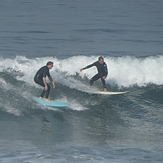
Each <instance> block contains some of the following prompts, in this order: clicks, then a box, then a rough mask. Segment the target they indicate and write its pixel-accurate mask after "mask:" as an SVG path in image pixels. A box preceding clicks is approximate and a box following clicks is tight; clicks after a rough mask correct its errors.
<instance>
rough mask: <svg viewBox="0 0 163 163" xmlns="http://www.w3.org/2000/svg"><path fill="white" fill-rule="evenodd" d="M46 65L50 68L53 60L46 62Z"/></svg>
mask: <svg viewBox="0 0 163 163" xmlns="http://www.w3.org/2000/svg"><path fill="white" fill-rule="evenodd" d="M46 66H47V67H48V69H51V68H52V67H53V62H52V61H49V62H47V64H46Z"/></svg>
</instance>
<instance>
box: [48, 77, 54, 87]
mask: <svg viewBox="0 0 163 163" xmlns="http://www.w3.org/2000/svg"><path fill="white" fill-rule="evenodd" d="M48 78H49V80H50V81H51V82H52V85H53V88H55V83H54V80H53V79H52V77H51V76H49V77H48Z"/></svg>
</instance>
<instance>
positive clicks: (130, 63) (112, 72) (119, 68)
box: [0, 55, 163, 90]
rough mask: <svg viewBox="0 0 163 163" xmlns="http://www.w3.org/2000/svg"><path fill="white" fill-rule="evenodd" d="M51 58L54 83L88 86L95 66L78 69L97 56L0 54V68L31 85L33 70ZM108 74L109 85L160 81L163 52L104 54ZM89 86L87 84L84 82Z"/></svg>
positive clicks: (161, 81) (130, 84) (143, 83)
mask: <svg viewBox="0 0 163 163" xmlns="http://www.w3.org/2000/svg"><path fill="white" fill-rule="evenodd" d="M49 60H52V61H53V62H54V68H53V69H52V70H51V71H50V72H51V75H52V77H53V78H54V80H55V81H56V82H57V83H60V84H62V85H66V86H68V87H70V88H75V89H77V88H79V89H81V90H82V89H85V88H86V89H88V88H87V84H88V80H89V79H90V78H91V77H92V76H93V75H94V74H96V73H97V70H96V68H95V67H92V68H90V69H87V70H84V71H83V72H80V71H79V70H80V68H82V67H85V66H86V65H88V64H91V63H93V62H95V61H96V60H97V56H89V57H88V56H73V57H70V58H67V59H57V58H55V57H43V58H33V59H28V58H27V57H24V56H17V57H15V58H13V59H11V58H5V59H4V58H0V72H8V73H11V74H12V75H15V76H16V78H17V80H20V81H24V82H27V83H29V84H30V85H32V86H35V83H34V82H33V77H34V75H35V73H36V71H37V70H38V69H39V68H40V67H42V66H44V65H45V64H46V62H47V61H49ZM105 62H106V63H107V65H108V70H109V74H108V77H107V79H106V83H107V84H108V85H110V86H116V85H117V86H118V87H119V88H122V87H132V86H135V85H137V86H139V87H142V86H147V85H148V84H156V85H162V84H163V76H162V74H163V69H162V65H163V55H158V56H150V57H145V58H136V57H131V56H123V57H105ZM88 87H89V86H88Z"/></svg>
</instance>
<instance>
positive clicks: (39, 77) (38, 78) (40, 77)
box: [34, 61, 55, 102]
mask: <svg viewBox="0 0 163 163" xmlns="http://www.w3.org/2000/svg"><path fill="white" fill-rule="evenodd" d="M52 67H53V62H51V61H49V62H47V64H46V66H43V67H41V68H40V69H39V70H38V71H37V73H36V75H35V77H34V81H35V83H37V84H39V85H41V86H42V87H44V89H43V91H42V93H41V95H40V98H43V97H44V95H45V100H46V102H50V101H51V100H50V99H49V98H48V96H49V93H50V85H49V84H48V83H47V82H46V76H48V78H49V80H50V81H51V82H52V85H53V88H55V83H54V81H53V79H52V77H51V76H50V74H49V69H52Z"/></svg>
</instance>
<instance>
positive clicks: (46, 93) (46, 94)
mask: <svg viewBox="0 0 163 163" xmlns="http://www.w3.org/2000/svg"><path fill="white" fill-rule="evenodd" d="M47 86H48V90H47V91H45V98H46V99H48V97H49V93H50V85H49V84H47ZM44 90H45V89H44Z"/></svg>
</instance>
